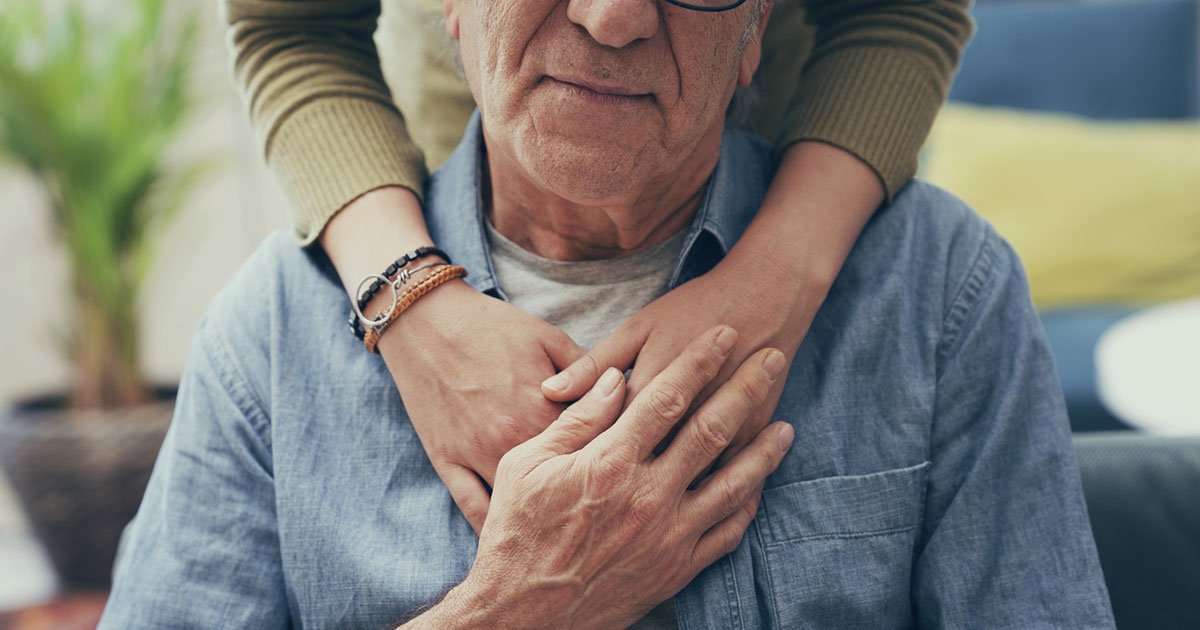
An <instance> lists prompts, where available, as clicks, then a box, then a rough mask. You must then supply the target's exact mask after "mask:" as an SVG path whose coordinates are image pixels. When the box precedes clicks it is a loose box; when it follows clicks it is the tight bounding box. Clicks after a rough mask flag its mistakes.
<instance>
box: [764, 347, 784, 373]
mask: <svg viewBox="0 0 1200 630" xmlns="http://www.w3.org/2000/svg"><path fill="white" fill-rule="evenodd" d="M785 365H787V359H786V358H784V356H783V353H782V352H780V351H778V350H772V351H770V352H768V353H767V356H765V357H763V362H762V366H763V371H765V372H766V373H767V377H768V378H770V379H771V380H772V381H773V380H775V379H777V378H779V375H780V374H782V373H783V368H784V366H785Z"/></svg>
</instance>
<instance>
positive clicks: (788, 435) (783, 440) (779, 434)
mask: <svg viewBox="0 0 1200 630" xmlns="http://www.w3.org/2000/svg"><path fill="white" fill-rule="evenodd" d="M775 437H776V439H778V440H779V450H780V451H783V452H784V453H786V452H788V448H790V447H791V446H792V439H793V438H795V437H796V432H795V431H793V430H792V425H790V424H786V423H785V424H782V425H780V427H779V428H778V429H776V430H775Z"/></svg>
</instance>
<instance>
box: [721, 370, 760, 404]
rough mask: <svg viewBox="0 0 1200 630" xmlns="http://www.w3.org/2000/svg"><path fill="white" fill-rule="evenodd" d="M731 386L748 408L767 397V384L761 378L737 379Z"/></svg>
mask: <svg viewBox="0 0 1200 630" xmlns="http://www.w3.org/2000/svg"><path fill="white" fill-rule="evenodd" d="M730 384H731V385H732V386H733V388H734V392H735V393H736V394H737V396H738V398H739V399H741V401H742V402H743V403H745V404H746V405H748V406H755V405H757V404H758V403H759V402H760V401H762V399H763V398H765V397H766V395H767V384H766V382H764V381H763V380H762V379H759V378H754V377H743V378H735V379H733V381H731V382H730Z"/></svg>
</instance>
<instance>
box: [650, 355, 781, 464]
mask: <svg viewBox="0 0 1200 630" xmlns="http://www.w3.org/2000/svg"><path fill="white" fill-rule="evenodd" d="M786 361H787V359H786V358H785V357H784V355H783V353H782V352H780V351H778V350H776V349H774V348H765V349H763V350H760V351H758V352H756V353H754V354H752V355H750V357H749V358H747V359H746V360H745V361H743V362H742V364H741V366H739V367H738V369H737V371H736V372H734V374H733V377H732V378H730V379H729V380H728V381H726V382H725V383H724V384H722V385H721V387H720V388H718V389H717V391H716V392H715V393H713V395H712V396H711V397H710V398H709V399H708V400H706V401H705V402H704V404H702V405H700V407H699V408H697V409H696V411H695V412H694V413H692V414H691V416H689V417H688V419H687V422H686V423H684V425H683V428H682V429H680V431H679V433H678V434H677V435H676V436H675V437H674V439H673V440H672V441H671V444H670V446H668V447H667V450H666V452H665V453H663V454H662V456H660V457H659V458H658V460H657V461H656V462H655V465H656V466H658V467H661V468H662V469H663V472H664V473H665V474H666V475H668V476H669V478H670V479H671V480H672V481H673V482H674V483H675V484H677V485H678V486H679V487H681V488H682V487H686V486H687V485H688V484H689V483H691V481H692V480H693V479H695V478H696V476H697V475H699V474H700V473H701V472H703V471H704V469H705V468H707V467H708V465H709V464H711V463H712V462H714V461H715V460H716V459H717V456H718V455H720V454H721V452H722V451H724V450H725V449H726V447H728V446H729V445H730V444H731V443H732V442H733V440H734V438H735V437H736V435H737V434H738V432H739V431H740V430H741V429H742V427H743V425H745V424H746V423H748V422H752V421H753V420H754V418H755V413H754V412H755V411H756V410H757V409H758V408H759V407H760V406H761V405H762V403H763V401H764V400H766V398H767V394H768V393H769V392H770V389H771V385H772V383H774V381H775V379H776V378H778V377H779V375H780V374H781V373H782V372H783V368H784V364H785V363H786ZM759 430H761V429H759V428H755V429H754V433H755V434H756V433H758V431H759ZM752 435H753V434H752Z"/></svg>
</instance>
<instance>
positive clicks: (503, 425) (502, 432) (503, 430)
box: [493, 414, 532, 448]
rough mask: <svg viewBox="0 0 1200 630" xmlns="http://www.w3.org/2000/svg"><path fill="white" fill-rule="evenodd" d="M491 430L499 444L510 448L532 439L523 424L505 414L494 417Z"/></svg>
mask: <svg viewBox="0 0 1200 630" xmlns="http://www.w3.org/2000/svg"><path fill="white" fill-rule="evenodd" d="M493 430H494V431H495V432H496V435H497V437H498V438H499V440H500V443H501V444H502V445H504V446H507V447H510V448H511V447H513V446H516V445H517V444H520V443H521V442H524V441H525V440H527V439H529V438H530V437H532V435H530V433H529V430H528V429H527V428H526V427H525V423H523V422H521V421H520V420H518V419H516V418H515V417H513V416H510V415H507V414H501V415H499V416H496V418H495V419H494V421H493Z"/></svg>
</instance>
